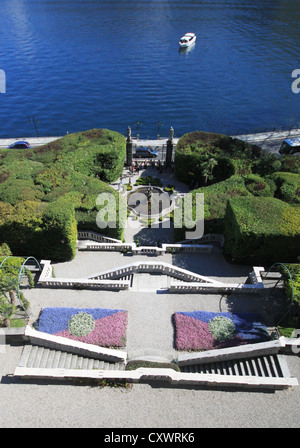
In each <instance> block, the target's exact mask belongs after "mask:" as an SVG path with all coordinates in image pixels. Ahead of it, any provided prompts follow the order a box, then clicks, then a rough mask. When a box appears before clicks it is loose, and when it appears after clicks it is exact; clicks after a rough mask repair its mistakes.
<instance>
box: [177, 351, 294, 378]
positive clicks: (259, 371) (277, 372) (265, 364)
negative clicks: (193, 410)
mask: <svg viewBox="0 0 300 448" xmlns="http://www.w3.org/2000/svg"><path fill="white" fill-rule="evenodd" d="M181 371H182V372H188V373H213V374H220V375H241V376H245V375H247V376H260V377H268V378H271V377H273V378H274V377H276V378H282V377H283V376H284V372H286V373H288V372H287V371H286V367H285V364H284V360H283V358H282V357H280V355H277V354H273V355H265V356H256V357H252V358H243V359H232V360H220V361H217V362H208V363H204V364H191V365H186V366H182V367H181Z"/></svg>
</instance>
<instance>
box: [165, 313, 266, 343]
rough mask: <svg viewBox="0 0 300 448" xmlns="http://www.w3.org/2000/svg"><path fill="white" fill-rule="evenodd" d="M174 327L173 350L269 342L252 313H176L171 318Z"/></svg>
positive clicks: (256, 315)
mask: <svg viewBox="0 0 300 448" xmlns="http://www.w3.org/2000/svg"><path fill="white" fill-rule="evenodd" d="M174 326H175V342H176V349H177V350H185V351H202V350H213V349H219V348H225V347H232V346H237V345H243V344H249V343H252V344H253V343H257V342H264V341H268V340H269V339H270V337H269V334H268V332H267V328H266V325H265V324H264V323H263V322H262V318H261V316H260V315H259V314H256V313H237V314H232V313H230V312H223V313H214V312H208V311H192V312H182V311H180V312H176V313H175V314H174Z"/></svg>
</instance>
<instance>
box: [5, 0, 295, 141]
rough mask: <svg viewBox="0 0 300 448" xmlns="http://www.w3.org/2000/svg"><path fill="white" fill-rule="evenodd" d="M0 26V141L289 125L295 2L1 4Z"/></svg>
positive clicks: (16, 0) (44, 0) (35, 0)
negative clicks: (189, 36) (185, 38)
mask: <svg viewBox="0 0 300 448" xmlns="http://www.w3.org/2000/svg"><path fill="white" fill-rule="evenodd" d="M187 31H189V32H195V33H196V34H197V42H196V44H195V46H194V47H193V48H192V49H191V51H189V52H183V53H182V52H180V51H179V48H178V40H179V38H180V37H181V35H183V34H184V33H185V32H187ZM0 33H1V38H0V69H2V70H4V71H5V75H6V93H5V94H0V118H1V127H0V137H7V136H9V137H15V136H34V135H36V131H35V128H34V126H33V124H32V123H31V124H30V123H29V119H30V118H32V117H35V119H36V120H39V124H38V133H39V134H40V135H63V134H65V133H66V132H75V131H81V130H85V129H90V128H93V127H101V128H102V127H104V128H109V129H113V130H116V131H119V132H121V133H123V134H126V129H127V126H131V127H132V134H133V135H134V134H135V133H136V130H137V127H136V125H135V124H134V123H136V122H137V121H139V122H142V125H141V126H140V131H139V133H140V137H141V138H155V137H156V135H157V132H158V125H157V124H156V123H158V122H159V121H160V122H162V123H163V126H161V127H160V135H166V136H167V135H168V132H169V128H170V126H173V128H174V130H175V136H180V135H182V134H184V133H185V132H189V131H192V130H196V129H199V130H206V131H220V132H224V133H231V134H233V133H237V132H245V131H255V130H262V129H264V128H267V129H273V128H274V126H275V127H277V128H278V127H282V128H288V127H292V126H298V127H300V126H299V125H300V115H299V110H300V108H299V106H300V94H298V95H297V94H294V93H293V92H292V90H291V84H292V81H293V79H292V77H291V73H292V71H293V70H294V69H297V68H299V69H300V61H299V41H300V1H299V0H235V1H230V0H211V1H209V0H206V1H202V0H198V1H196V0H194V1H189V0H172V1H167V0H153V1H150V0H140V1H130V0H129V1H125V0H123V1H117V0H111V1H101V0H85V1H84V0H1V32H0Z"/></svg>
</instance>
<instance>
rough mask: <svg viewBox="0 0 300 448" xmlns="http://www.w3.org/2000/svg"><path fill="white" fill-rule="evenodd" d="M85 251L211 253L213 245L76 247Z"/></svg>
mask: <svg viewBox="0 0 300 448" xmlns="http://www.w3.org/2000/svg"><path fill="white" fill-rule="evenodd" d="M78 249H79V250H82V251H83V250H86V251H96V250H98V251H118V252H125V253H126V252H129V253H132V254H133V255H149V254H152V255H164V254H165V253H180V252H198V253H211V252H212V250H213V245H209V244H202V245H200V244H162V245H161V247H157V246H138V245H137V244H136V243H96V242H95V243H90V242H86V243H84V244H81V245H80V246H79V247H78Z"/></svg>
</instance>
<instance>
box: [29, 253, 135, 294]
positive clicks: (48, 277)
mask: <svg viewBox="0 0 300 448" xmlns="http://www.w3.org/2000/svg"><path fill="white" fill-rule="evenodd" d="M40 264H41V266H42V267H43V268H42V272H41V275H40V277H39V280H38V283H39V284H41V285H42V286H50V287H57V288H85V289H87V288H89V289H105V290H116V291H119V290H124V289H129V287H130V281H129V280H126V279H125V280H104V279H97V278H95V279H89V278H79V279H74V278H56V277H52V266H51V261H50V260H41V262H40Z"/></svg>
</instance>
